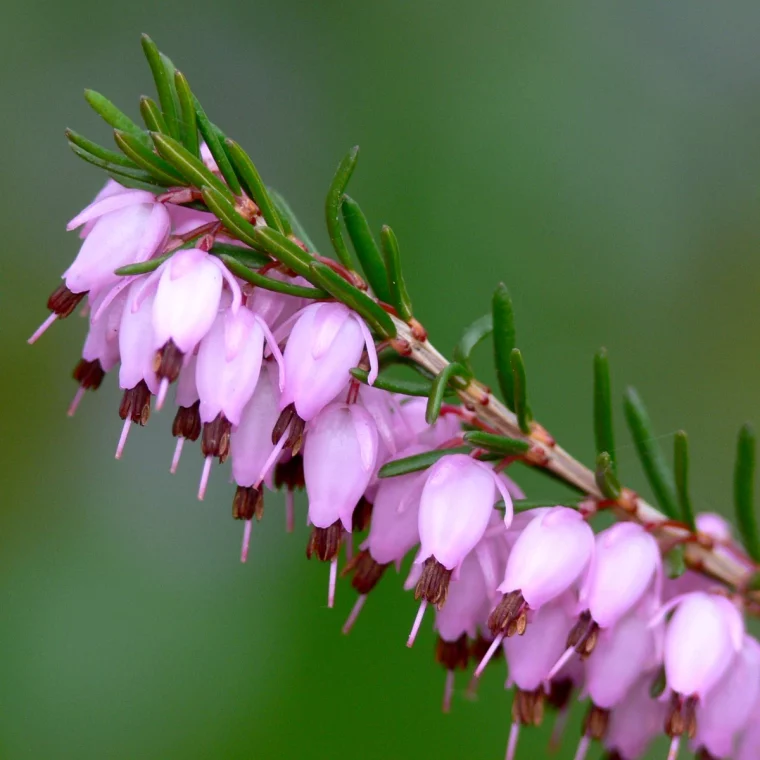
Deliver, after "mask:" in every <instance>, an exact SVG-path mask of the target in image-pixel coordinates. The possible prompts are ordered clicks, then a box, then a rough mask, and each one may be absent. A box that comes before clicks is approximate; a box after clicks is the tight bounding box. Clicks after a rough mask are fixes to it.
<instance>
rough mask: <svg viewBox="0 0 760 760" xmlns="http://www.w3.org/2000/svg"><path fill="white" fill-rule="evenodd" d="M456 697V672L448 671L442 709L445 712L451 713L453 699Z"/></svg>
mask: <svg viewBox="0 0 760 760" xmlns="http://www.w3.org/2000/svg"><path fill="white" fill-rule="evenodd" d="M453 695H454V671H453V670H447V671H446V683H445V684H444V687H443V704H442V705H441V709H442V710H443V712H445V713H447V712H451V698H452V696H453Z"/></svg>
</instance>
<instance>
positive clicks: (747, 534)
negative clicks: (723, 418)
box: [734, 425, 760, 562]
mask: <svg viewBox="0 0 760 760" xmlns="http://www.w3.org/2000/svg"><path fill="white" fill-rule="evenodd" d="M734 507H735V508H736V520H737V524H738V526H739V534H740V535H741V539H742V543H743V544H744V548H745V549H746V550H747V554H749V556H750V557H752V559H754V560H755V562H760V535H759V534H758V531H757V517H756V515H755V431H754V430H753V429H752V427H751V426H750V425H743V426H742V429H741V430H740V431H739V440H738V442H737V446H736V468H735V470H734Z"/></svg>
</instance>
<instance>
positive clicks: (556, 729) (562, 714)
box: [549, 709, 570, 752]
mask: <svg viewBox="0 0 760 760" xmlns="http://www.w3.org/2000/svg"><path fill="white" fill-rule="evenodd" d="M569 715H570V711H569V710H568V709H564V710H560V711H559V712H558V713H557V717H556V718H555V719H554V726H553V727H552V735H551V738H550V739H549V752H557V750H559V748H560V745H561V744H562V734H563V733H564V732H565V726H566V725H567V718H568V716H569Z"/></svg>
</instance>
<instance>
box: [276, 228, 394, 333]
mask: <svg viewBox="0 0 760 760" xmlns="http://www.w3.org/2000/svg"><path fill="white" fill-rule="evenodd" d="M286 239H287V238H286ZM310 269H311V277H310V278H309V279H310V280H311V281H312V282H314V283H315V284H317V285H319V286H321V287H323V288H324V289H325V290H328V291H329V292H330V293H331V294H332V295H333V296H334V297H335V298H337V299H338V300H339V301H341V302H342V303H344V304H345V305H346V306H348V307H349V308H350V309H353V310H354V311H355V312H356V313H357V314H358V315H359V316H360V317H362V318H363V319H364V321H365V322H366V323H367V324H368V325H369V326H370V327H371V328H372V329H373V330H374V331H375V332H376V333H377V334H378V335H379V336H380V337H381V338H395V337H396V326H395V325H394V324H393V320H392V319H391V318H390V316H389V315H388V313H387V312H385V311H384V310H383V308H382V307H381V306H379V305H378V304H377V303H376V302H375V301H373V300H372V299H371V298H370V297H369V296H368V295H367V294H366V293H364V292H363V291H361V290H359V289H358V288H355V287H354V286H353V285H351V284H350V283H348V282H346V281H345V280H344V279H343V278H342V277H341V276H340V275H339V274H338V273H337V272H334V271H333V270H332V269H330V267H329V266H327V264H322V263H320V262H318V261H315V262H313V263H312V264H311V266H310Z"/></svg>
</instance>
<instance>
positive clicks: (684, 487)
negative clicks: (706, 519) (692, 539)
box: [673, 430, 697, 532]
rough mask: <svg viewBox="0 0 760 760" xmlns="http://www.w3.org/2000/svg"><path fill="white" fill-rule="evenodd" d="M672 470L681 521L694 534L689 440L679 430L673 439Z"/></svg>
mask: <svg viewBox="0 0 760 760" xmlns="http://www.w3.org/2000/svg"><path fill="white" fill-rule="evenodd" d="M673 470H674V471H675V476H676V496H677V497H678V506H679V507H680V509H681V519H682V520H683V521H684V522H685V523H686V525H688V526H689V530H691V531H693V532H696V530H697V524H696V522H695V520H694V507H692V504H691V497H690V496H689V438H688V436H687V435H686V433H685V432H684V431H683V430H679V431H678V432H677V433H676V435H675V438H674V439H673Z"/></svg>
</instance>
